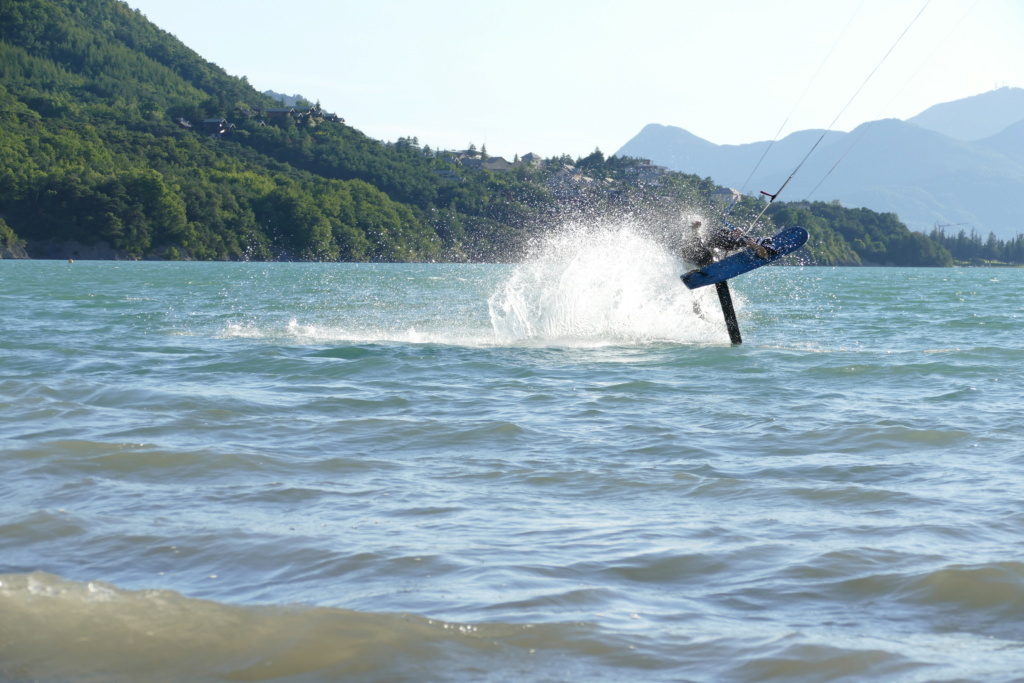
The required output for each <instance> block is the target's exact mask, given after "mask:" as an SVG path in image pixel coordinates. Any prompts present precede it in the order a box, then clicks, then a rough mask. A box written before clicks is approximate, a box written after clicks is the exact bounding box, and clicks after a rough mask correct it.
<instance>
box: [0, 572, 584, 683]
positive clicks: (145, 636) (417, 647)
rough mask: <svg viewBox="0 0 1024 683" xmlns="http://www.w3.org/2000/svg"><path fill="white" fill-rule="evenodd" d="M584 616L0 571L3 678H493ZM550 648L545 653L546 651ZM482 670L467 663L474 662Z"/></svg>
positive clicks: (571, 632)
mask: <svg viewBox="0 0 1024 683" xmlns="http://www.w3.org/2000/svg"><path fill="white" fill-rule="evenodd" d="M590 630H592V629H590V628H589V627H585V626H575V625H558V624H553V625H541V626H531V625H515V624H492V625H481V626H474V625H468V624H458V623H451V622H442V621H437V620H432V619H427V618H424V617H420V616H416V615H410V614H370V613H366V612H355V611H351V610H345V609H337V608H327V607H307V606H302V605H290V606H283V607H272V606H236V605H228V604H223V603H218V602H213V601H207V600H197V599H193V598H188V597H185V596H182V595H180V594H179V593H176V592H173V591H168V590H124V589H121V588H118V587H115V586H112V585H110V584H107V583H102V582H98V581H90V582H85V583H82V582H75V581H68V580H66V579H63V578H60V577H58V576H54V575H52V574H46V573H43V572H34V573H31V574H6V575H0V679H2V680H4V681H14V682H17V681H26V682H27V681H75V682H76V683H91V682H93V681H96V682H99V681H103V682H105V683H120V682H121V681H125V682H128V681H139V680H146V681H167V682H171V681H191V682H195V681H270V680H287V681H325V680H342V679H344V680H390V681H400V680H410V681H411V680H420V681H421V680H444V679H446V678H448V675H447V674H446V675H445V676H441V677H438V676H436V675H431V674H430V673H427V672H429V671H431V670H435V671H436V669H437V668H438V667H442V666H443V668H444V670H445V671H446V672H448V673H449V674H454V675H455V678H459V679H463V680H489V679H490V678H489V676H488V675H487V674H486V672H487V671H488V670H489V669H490V670H494V669H496V668H503V669H505V674H504V675H503V676H502V677H501V678H494V679H493V680H501V679H502V678H504V676H505V675H508V674H509V668H510V667H511V669H512V670H513V671H514V670H515V669H516V668H519V669H520V670H522V669H525V668H528V667H523V666H522V665H521V664H519V665H517V664H516V662H517V661H520V660H521V658H523V657H528V656H529V655H531V654H534V653H536V652H537V651H538V649H540V648H543V647H545V645H546V644H547V645H548V646H549V645H550V644H551V643H552V642H556V643H559V644H560V645H562V646H564V647H568V648H570V649H574V648H575V646H574V645H573V641H574V640H576V639H577V638H578V637H580V636H583V637H584V640H585V641H589V642H590V645H589V646H584V647H585V648H589V649H591V650H593V649H594V648H595V647H596V645H595V643H594V642H593V641H592V640H590V639H589V638H587V632H588V631H590ZM542 659H543V658H542ZM474 670H475V671H476V672H477V673H478V675H472V673H473V671H474Z"/></svg>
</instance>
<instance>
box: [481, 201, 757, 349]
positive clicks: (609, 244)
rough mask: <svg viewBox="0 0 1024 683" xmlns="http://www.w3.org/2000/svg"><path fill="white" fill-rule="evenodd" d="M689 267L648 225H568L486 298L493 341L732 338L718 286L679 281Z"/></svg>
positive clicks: (692, 341) (609, 342)
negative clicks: (715, 288)
mask: <svg viewBox="0 0 1024 683" xmlns="http://www.w3.org/2000/svg"><path fill="white" fill-rule="evenodd" d="M688 267H689V266H687V265H686V264H684V263H683V261H682V259H681V258H679V256H677V255H676V254H674V253H673V251H672V250H671V249H670V248H669V247H668V246H666V245H665V244H663V243H662V242H661V241H659V240H657V239H655V238H654V237H653V236H651V235H649V234H647V232H646V231H645V230H644V229H643V226H640V225H635V224H632V223H630V222H628V221H617V222H605V223H602V222H598V223H596V224H595V223H590V224H581V223H571V224H567V225H565V226H563V227H562V228H561V229H560V230H557V231H556V232H554V233H552V234H551V235H549V236H548V237H546V238H545V239H544V240H543V242H542V243H541V244H539V245H538V246H537V248H536V249H535V250H534V255H533V256H532V257H531V258H529V259H527V260H526V261H525V262H524V263H522V264H520V265H518V266H517V267H516V268H515V269H514V270H513V272H512V274H511V276H510V277H509V279H508V280H507V281H506V282H505V283H504V284H503V285H501V286H500V287H499V289H498V291H496V292H495V293H494V294H493V295H492V296H491V297H490V299H489V300H488V309H489V311H490V316H491V325H492V326H493V328H494V334H495V340H496V342H497V343H498V344H510V345H516V344H532V345H538V346H546V345H560V346H561V345H565V346H606V345H623V344H625V345H637V344H650V343H659V342H660V343H684V344H701V343H720V342H727V341H728V335H727V333H726V331H725V326H724V323H723V322H722V314H721V309H720V308H719V305H718V301H717V299H715V298H714V296H713V290H712V289H711V288H704V289H698V290H693V291H691V290H688V289H687V288H686V287H685V286H684V285H683V284H682V282H680V280H679V276H680V275H681V274H682V273H683V272H685V270H686V269H687V268H688ZM736 303H737V305H738V306H742V301H737V302H736Z"/></svg>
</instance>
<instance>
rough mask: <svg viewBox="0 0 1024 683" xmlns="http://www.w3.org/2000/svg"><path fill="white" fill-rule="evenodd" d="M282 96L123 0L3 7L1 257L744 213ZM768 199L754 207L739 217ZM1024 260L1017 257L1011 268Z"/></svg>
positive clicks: (787, 213)
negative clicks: (442, 142) (461, 145)
mask: <svg viewBox="0 0 1024 683" xmlns="http://www.w3.org/2000/svg"><path fill="white" fill-rule="evenodd" d="M284 85H287V84H284ZM283 104H284V102H282V101H279V100H276V99H275V98H273V97H271V96H270V95H266V94H263V93H260V92H258V91H256V90H255V89H254V88H253V87H252V86H250V84H249V83H248V82H247V81H246V79H245V78H235V77H232V76H229V75H228V74H226V73H225V72H224V71H223V69H221V68H220V67H218V66H216V65H215V64H212V63H210V62H207V61H206V60H204V59H203V58H202V57H201V56H199V55H198V54H196V53H195V52H193V51H192V50H190V49H189V48H188V47H186V46H185V45H183V44H182V43H180V42H179V41H178V40H177V39H176V38H174V37H173V36H171V35H170V34H168V33H166V32H165V31H163V30H161V29H160V28H158V27H156V26H154V25H153V24H152V23H150V22H149V21H148V20H147V19H146V18H145V17H144V16H143V15H142V14H141V13H139V12H138V11H136V10H132V9H131V8H130V7H128V5H127V4H125V3H123V2H120V1H119V0H3V2H2V3H0V253H7V254H12V253H16V252H18V250H19V249H22V248H26V247H27V250H28V254H29V255H31V256H33V257H44V258H45V257H56V256H59V255H64V254H67V253H68V249H69V247H68V245H77V246H76V248H78V249H80V250H82V251H83V252H87V250H88V248H90V247H93V246H94V245H106V247H107V249H108V250H109V257H111V258H113V257H117V258H163V259H177V258H190V259H251V260H275V259H277V260H346V261H429V260H449V261H463V260H475V261H494V260H514V259H516V258H517V257H518V256H519V255H520V254H521V252H522V249H523V247H524V245H526V244H528V243H529V242H530V240H531V238H533V237H534V236H536V235H538V234H540V233H542V232H543V231H545V230H549V229H551V228H552V226H555V225H557V224H558V223H559V222H560V221H563V220H565V219H566V218H567V217H577V218H578V217H580V216H587V215H594V216H609V215H610V216H614V215H616V214H617V213H621V214H622V215H624V216H626V215H628V216H631V217H634V218H636V217H640V218H641V219H642V220H643V221H646V222H647V223H648V224H650V225H652V226H660V228H661V229H662V232H672V231H675V232H678V224H679V222H680V220H681V216H683V215H685V214H686V213H687V212H691V213H692V212H698V213H703V214H705V215H720V214H721V213H722V211H723V209H724V207H725V204H724V203H722V201H721V200H718V199H715V197H716V193H718V191H720V190H721V188H719V187H717V186H715V185H714V183H713V182H712V181H711V180H710V179H708V178H703V179H702V178H700V177H698V176H693V175H687V174H681V173H672V172H667V171H666V170H665V169H660V168H658V167H654V166H651V164H650V162H647V161H645V160H641V159H631V158H619V157H614V156H612V157H608V158H606V157H605V156H604V154H602V153H601V152H600V150H595V151H594V153H592V154H590V155H588V156H586V157H582V158H576V159H573V158H570V157H568V156H561V157H555V158H549V159H535V158H532V157H530V158H524V159H518V158H516V159H515V160H513V161H512V162H508V161H506V160H503V159H491V158H489V157H488V155H487V153H486V149H480V150H476V149H475V147H474V146H473V145H469V149H468V150H462V151H459V152H450V151H445V150H431V149H430V148H429V147H428V146H421V145H420V144H419V141H418V140H417V139H416V138H402V139H399V140H397V141H393V142H382V141H378V140H373V139H370V138H369V137H367V136H365V135H363V134H362V133H361V132H360V131H358V130H357V129H355V128H353V127H351V126H349V125H347V124H346V123H345V122H344V120H343V119H342V118H341V117H340V116H338V115H337V114H334V113H329V112H325V111H324V110H323V109H322V108H321V107H320V106H319V105H318V104H314V103H310V102H297V103H296V106H294V107H286V106H282V105H283ZM342 114H343V112H342ZM763 201H764V200H762V199H757V198H752V197H745V198H743V199H742V200H740V201H739V202H738V203H737V204H735V206H733V207H732V209H731V211H730V213H729V218H728V220H729V221H731V222H733V223H735V224H744V222H745V221H749V220H752V219H753V218H754V217H756V216H757V215H758V214H759V213H760V212H761V210H762V209H763V208H764V204H763ZM765 219H766V220H767V221H769V223H767V224H765V225H762V226H758V228H757V229H756V230H757V232H760V233H762V234H763V233H767V232H770V231H773V230H774V229H776V227H779V228H781V227H784V226H786V225H795V224H798V225H802V226H804V227H806V228H807V229H808V231H809V232H810V234H811V240H810V242H809V243H808V248H807V249H805V250H803V253H804V259H805V261H809V262H813V263H817V264H820V265H871V264H878V265H911V266H945V265H952V263H953V256H952V255H951V251H952V252H953V253H959V252H957V251H956V250H957V249H959V245H958V244H956V243H953V242H951V241H950V239H948V238H946V237H945V236H944V235H943V234H939V233H933V234H932V235H931V236H926V235H922V234H920V233H914V232H911V231H909V230H908V229H907V228H906V227H905V226H904V225H903V224H902V223H900V222H899V220H898V218H897V217H896V216H895V215H893V214H878V213H875V212H872V211H870V210H868V209H846V208H844V207H842V206H840V205H838V204H837V203H820V202H815V203H810V204H807V203H801V204H786V203H784V202H776V203H775V204H773V205H772V206H771V207H769V210H768V211H767V212H766V215H765ZM1018 241H1019V240H1018ZM985 246H986V247H987V246H988V245H987V244H986V245H985ZM1018 246H1019V245H1018ZM76 253H77V252H76ZM93 253H94V254H96V253H99V252H96V251H94V252H93ZM103 253H107V252H103ZM986 253H989V252H986ZM1011 255H1012V258H1011ZM957 258H958V259H959V258H961V257H960V256H957ZM970 258H971V259H973V258H974V257H973V256H971V257H970ZM978 258H987V257H981V256H979V257H978ZM1020 258H1021V256H1020V250H1019V249H1018V250H1017V251H1012V250H1011V249H1009V248H1001V251H1000V255H999V257H998V259H997V260H1003V261H1008V260H1012V259H1020ZM1018 262H1019V261H1018Z"/></svg>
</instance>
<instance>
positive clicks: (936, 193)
mask: <svg viewBox="0 0 1024 683" xmlns="http://www.w3.org/2000/svg"><path fill="white" fill-rule="evenodd" d="M822 132H823V131H821V130H805V131H800V132H797V133H793V134H792V135H789V136H787V137H785V138H783V139H781V140H778V141H776V142H775V143H774V145H772V144H771V143H769V142H753V143H749V144H743V145H716V144H714V143H712V142H708V141H707V140H704V139H702V138H699V137H697V136H696V135H693V134H692V133H690V132H688V131H686V130H684V129H682V128H677V127H674V126H663V125H659V124H650V125H647V126H645V127H644V129H643V130H641V131H640V133H639V134H637V135H636V137H634V138H633V139H632V140H630V141H629V142H627V143H626V144H625V145H623V146H622V148H621V149H619V150H618V152H617V153H616V154H617V155H618V156H632V157H642V158H645V159H650V160H651V161H652V162H653V163H655V164H658V165H661V166H666V167H668V168H670V169H672V170H674V171H682V172H685V173H693V174H697V175H699V176H701V177H710V178H711V179H712V180H713V181H714V182H715V183H717V184H719V185H725V186H728V187H733V188H736V189H738V190H740V191H741V192H743V193H744V194H757V193H758V192H759V191H760V190H766V191H768V192H775V191H777V190H778V189H779V187H780V186H781V185H782V183H783V182H784V181H785V180H786V178H787V177H789V175H790V174H791V173H792V172H793V170H794V169H795V168H796V167H797V165H798V164H799V163H800V161H801V160H802V159H803V158H804V156H805V155H806V154H807V153H808V151H809V150H810V149H811V148H812V147H813V146H814V144H815V142H817V141H818V139H819V138H821V136H822ZM769 147H770V149H769ZM766 150H768V153H767V154H765V151H766ZM762 155H764V159H763V161H761V162H760V166H758V162H759V160H760V159H761V158H762ZM755 168H756V172H755ZM752 174H753V175H752ZM1020 196H1024V89H1022V88H999V89H997V90H992V91H990V92H987V93H983V94H981V95H976V96H974V97H968V98H965V99H962V100H956V101H954V102H946V103H943V104H937V105H935V106H933V107H930V108H929V109H927V110H925V111H923V112H921V113H920V114H918V115H917V116H914V117H913V118H910V119H907V120H906V121H901V120H898V119H883V120H880V121H873V122H870V123H865V124H863V125H861V126H859V127H857V128H856V129H854V130H853V131H851V132H849V133H840V132H828V133H827V134H826V135H825V137H824V139H822V141H821V144H820V145H818V148H817V149H816V150H815V151H814V153H813V154H812V155H811V156H810V158H809V159H808V160H807V162H806V163H805V164H804V165H803V167H801V169H800V172H799V173H797V175H796V176H795V177H794V178H793V180H792V181H791V182H790V183H789V185H787V186H786V189H785V192H784V193H783V194H782V195H780V197H779V200H780V201H783V200H784V201H800V200H802V199H810V200H812V201H814V200H817V201H830V200H833V199H838V200H839V201H840V202H841V203H842V204H843V206H846V207H865V208H868V209H871V210H873V211H878V212H893V213H896V214H897V215H898V216H899V217H900V220H901V221H903V223H905V224H906V225H907V226H908V227H909V228H911V229H912V230H918V231H921V232H930V231H931V229H932V228H933V227H935V226H936V225H939V226H944V227H945V229H946V231H947V232H957V231H959V230H960V229H961V228H962V229H964V230H967V231H968V232H970V231H971V229H974V230H977V231H978V232H979V233H982V234H985V235H987V234H988V233H989V232H993V233H995V234H996V236H997V237H999V238H1000V239H1010V238H1013V237H1014V236H1016V235H1017V234H1018V233H1021V232H1024V203H1022V202H1020V201H1019V200H1018V198H1019V197H1020Z"/></svg>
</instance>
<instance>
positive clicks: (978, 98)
mask: <svg viewBox="0 0 1024 683" xmlns="http://www.w3.org/2000/svg"><path fill="white" fill-rule="evenodd" d="M1021 120H1024V88H998V89H996V90H990V91H989V92H985V93H981V94H980V95H974V96H972V97H965V98H964V99H962V100H955V101H953V102H943V103H942V104H936V105H935V106H933V107H929V108H928V109H925V110H924V111H923V112H921V113H920V114H918V115H917V116H914V117H912V118H909V119H907V121H908V122H910V123H914V124H917V125H918V126H921V127H922V128H927V129H929V130H934V131H936V132H938V133H942V134H943V135H946V136H948V137H951V138H953V139H954V140H967V141H973V140H983V139H985V138H987V137H991V136H993V135H995V134H996V133H999V132H1001V131H1002V130H1004V129H1005V128H1006V127H1008V126H1011V125H1013V124H1014V123H1017V122H1018V121H1021Z"/></svg>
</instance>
